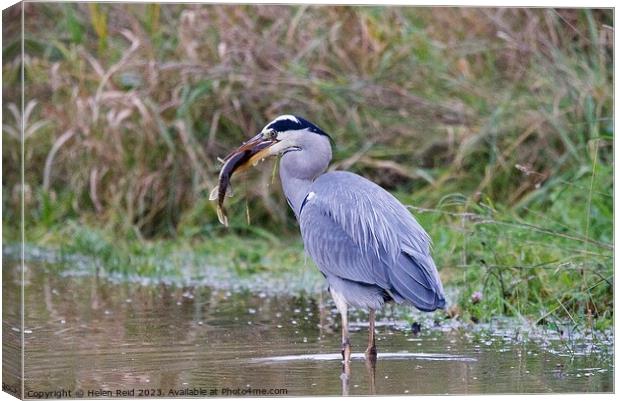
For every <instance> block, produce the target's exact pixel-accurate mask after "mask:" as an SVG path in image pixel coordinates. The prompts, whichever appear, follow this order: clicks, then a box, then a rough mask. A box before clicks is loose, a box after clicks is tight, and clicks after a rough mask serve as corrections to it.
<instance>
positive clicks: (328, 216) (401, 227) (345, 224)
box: [299, 171, 444, 310]
mask: <svg viewBox="0 0 620 401" xmlns="http://www.w3.org/2000/svg"><path fill="white" fill-rule="evenodd" d="M299 223H300V226H301V232H302V236H303V239H304V244H305V245H306V249H307V251H308V253H309V254H310V256H311V257H312V258H313V259H314V261H315V262H316V263H317V265H318V266H319V269H321V271H323V272H324V273H325V274H334V275H337V276H338V277H341V278H345V279H348V280H353V281H358V282H364V283H368V284H375V285H378V286H380V287H381V288H384V289H385V290H386V291H388V292H390V293H391V294H393V295H395V298H397V297H398V295H400V296H402V297H403V298H405V299H407V300H409V301H410V302H412V303H413V304H414V305H415V306H416V307H418V308H419V309H422V310H434V309H436V308H437V307H443V304H444V298H443V287H442V285H441V281H440V280H439V275H438V273H437V269H436V267H435V264H434V263H433V260H432V257H431V256H430V238H429V237H428V234H426V232H425V231H424V229H423V228H422V227H421V226H420V225H419V224H418V223H417V221H416V220H415V219H414V217H413V216H412V215H411V213H410V212H409V211H408V210H407V209H406V208H405V207H404V206H403V205H402V204H401V203H400V202H399V201H398V200H397V199H396V198H394V197H393V196H392V195H391V194H389V193H388V192H387V191H385V190H384V189H383V188H381V187H379V186H378V185H376V184H374V183H372V182H371V181H368V180H367V179H365V178H363V177H361V176H358V175H356V174H352V173H348V172H340V171H339V172H331V173H327V174H324V175H322V176H321V177H319V178H318V179H317V180H316V181H315V182H314V183H313V184H312V186H311V187H310V192H309V194H308V196H307V197H306V200H305V201H304V203H303V205H302V207H301V210H300V214H299Z"/></svg>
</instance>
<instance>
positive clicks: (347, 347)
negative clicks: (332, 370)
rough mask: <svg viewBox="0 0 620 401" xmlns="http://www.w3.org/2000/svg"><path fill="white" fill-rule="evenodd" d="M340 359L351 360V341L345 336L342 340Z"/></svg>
mask: <svg viewBox="0 0 620 401" xmlns="http://www.w3.org/2000/svg"><path fill="white" fill-rule="evenodd" d="M341 352H342V360H343V361H347V362H348V361H350V360H351V342H349V339H348V338H347V339H346V340H344V341H343V342H342V351H341Z"/></svg>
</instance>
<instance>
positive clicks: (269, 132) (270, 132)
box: [263, 129, 278, 139]
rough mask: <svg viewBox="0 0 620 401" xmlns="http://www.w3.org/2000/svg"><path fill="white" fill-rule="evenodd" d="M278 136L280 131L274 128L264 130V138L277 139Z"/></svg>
mask: <svg viewBox="0 0 620 401" xmlns="http://www.w3.org/2000/svg"><path fill="white" fill-rule="evenodd" d="M277 137H278V131H276V130H274V129H269V130H267V131H265V132H263V138H264V139H276V138H277Z"/></svg>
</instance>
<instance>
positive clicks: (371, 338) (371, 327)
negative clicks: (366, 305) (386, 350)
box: [366, 309, 377, 361]
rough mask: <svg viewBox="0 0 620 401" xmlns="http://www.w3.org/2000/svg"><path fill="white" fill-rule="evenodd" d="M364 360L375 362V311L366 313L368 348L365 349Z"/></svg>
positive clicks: (371, 310)
mask: <svg viewBox="0 0 620 401" xmlns="http://www.w3.org/2000/svg"><path fill="white" fill-rule="evenodd" d="M366 359H374V360H375V361H376V360H377V347H376V346H375V310H374V309H370V310H369V313H368V348H366Z"/></svg>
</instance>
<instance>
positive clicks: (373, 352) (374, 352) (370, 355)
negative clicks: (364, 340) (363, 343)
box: [365, 345, 377, 362]
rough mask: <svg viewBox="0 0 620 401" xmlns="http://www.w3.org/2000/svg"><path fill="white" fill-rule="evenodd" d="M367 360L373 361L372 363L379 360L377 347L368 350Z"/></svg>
mask: <svg viewBox="0 0 620 401" xmlns="http://www.w3.org/2000/svg"><path fill="white" fill-rule="evenodd" d="M365 355H366V359H368V360H371V361H373V362H374V361H376V360H377V347H375V346H374V345H373V346H371V347H368V348H366V352H365Z"/></svg>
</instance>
